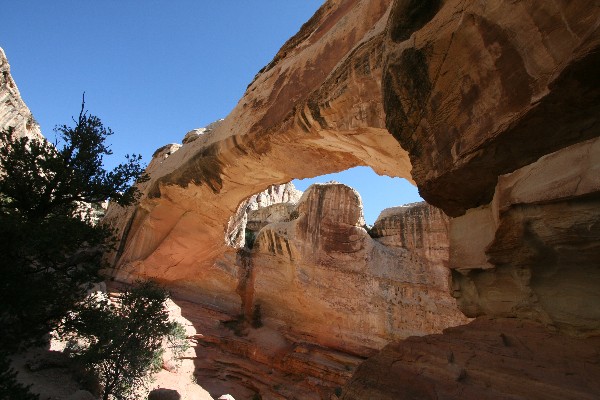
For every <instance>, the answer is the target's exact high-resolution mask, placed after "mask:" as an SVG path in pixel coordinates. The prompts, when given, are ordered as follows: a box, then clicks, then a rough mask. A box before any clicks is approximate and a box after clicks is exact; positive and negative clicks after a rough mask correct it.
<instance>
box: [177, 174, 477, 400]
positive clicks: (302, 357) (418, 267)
mask: <svg viewBox="0 0 600 400" xmlns="http://www.w3.org/2000/svg"><path fill="white" fill-rule="evenodd" d="M248 215H249V216H248V224H247V227H252V228H253V229H254V228H256V229H257V235H256V238H255V240H254V241H253V242H252V247H251V248H248V247H247V248H244V249H240V250H237V251H236V252H234V251H233V250H230V251H229V252H227V253H225V255H224V256H223V257H221V258H220V259H218V261H217V262H218V263H220V264H221V265H222V266H223V267H222V268H224V269H225V268H230V269H234V268H235V269H237V271H238V276H237V277H238V280H237V281H236V284H237V285H236V290H235V294H236V295H237V296H238V298H237V301H236V302H234V303H231V304H229V305H227V304H219V305H220V306H221V307H220V308H221V309H225V308H227V307H231V305H232V304H233V305H236V306H238V307H239V308H238V309H237V310H235V311H233V310H232V311H229V312H228V314H224V313H219V312H215V311H212V312H211V311H209V310H207V309H206V306H205V305H206V304H207V302H208V301H209V300H210V299H206V300H204V301H203V302H201V304H203V306H201V305H200V304H199V302H197V304H198V305H196V306H194V307H190V306H189V305H187V306H182V310H186V309H187V312H188V313H189V314H190V315H191V316H190V318H192V319H193V320H194V321H196V322H195V326H196V329H197V332H199V333H200V332H201V333H202V335H203V336H202V339H200V340H199V343H200V344H201V346H200V347H198V348H197V368H196V371H195V372H194V373H195V375H196V376H197V378H198V381H199V382H200V383H201V384H202V386H203V387H205V388H207V389H208V390H209V391H211V393H222V392H228V393H232V394H234V397H236V398H237V396H236V395H235V394H238V395H239V396H241V397H242V398H251V397H252V396H253V394H254V393H260V395H261V396H263V398H264V397H266V398H279V397H282V398H290V397H296V398H303V399H304V398H306V399H313V398H314V399H319V398H329V397H330V395H331V394H333V393H335V391H336V389H338V390H339V389H340V388H341V386H342V385H343V384H344V383H345V382H346V381H347V380H348V378H349V377H350V375H351V373H352V371H354V369H355V368H356V366H357V365H358V364H359V363H360V362H361V361H362V360H363V359H364V357H367V356H370V355H373V354H375V353H377V351H379V350H380V349H381V348H382V347H384V346H385V345H386V344H387V343H389V342H390V341H394V340H399V339H404V338H406V337H408V336H411V335H419V336H420V335H425V334H430V333H438V332H441V331H442V330H443V329H444V328H446V327H449V326H455V325H460V324H464V323H466V322H467V321H468V319H467V318H465V316H464V315H463V314H462V313H461V312H460V311H458V309H457V307H456V303H455V300H454V299H453V298H452V297H451V295H450V290H449V286H448V285H449V269H448V268H447V265H446V264H447V262H448V246H447V243H448V238H447V233H448V218H447V217H445V216H444V215H443V214H441V213H440V212H439V210H436V209H435V208H433V207H431V206H428V205H426V204H421V203H418V204H414V205H410V206H406V207H398V208H397V209H393V210H387V211H386V213H385V216H386V218H388V219H389V220H388V224H387V225H386V226H387V227H388V231H386V232H381V234H382V235H381V236H380V237H379V238H377V239H373V238H372V237H371V236H369V234H368V233H367V230H366V229H365V223H364V218H363V209H362V202H361V199H360V195H359V194H358V193H357V192H356V191H355V190H353V189H352V188H350V187H348V186H346V185H343V184H338V183H328V184H317V185H313V186H311V187H310V188H308V189H307V191H306V192H304V194H303V195H302V198H301V199H300V200H299V201H298V203H297V204H296V205H294V204H293V203H278V204H273V205H270V206H267V207H264V208H260V209H258V210H255V211H252V212H250V213H249V214H248ZM261 217H262V218H263V219H261ZM380 220H381V218H380ZM400 221H402V222H400ZM394 234H397V235H399V236H401V237H409V236H410V237H413V238H414V240H412V241H405V242H400V241H399V240H397V239H395V238H394ZM386 235H389V236H386ZM386 239H390V240H391V241H393V243H394V246H386V245H384V244H382V243H380V241H385V240H386ZM433 243H437V247H433ZM443 243H445V245H444V244H443ZM248 245H250V244H248ZM444 249H445V250H444ZM444 252H445V254H442V253H444ZM432 255H433V256H432ZM212 293H214V292H212ZM213 304H214V303H213ZM227 315H229V316H227ZM265 371H268V373H267V372H265ZM248 377H252V379H249V378H248Z"/></svg>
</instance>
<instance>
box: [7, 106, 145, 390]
mask: <svg viewBox="0 0 600 400" xmlns="http://www.w3.org/2000/svg"><path fill="white" fill-rule="evenodd" d="M74 122H75V126H74V127H68V126H66V125H62V126H58V127H57V128H56V129H55V132H56V133H57V140H56V142H55V143H54V144H52V143H49V142H48V141H46V140H43V139H42V140H39V139H30V138H28V137H21V138H19V137H17V136H16V135H15V133H14V130H13V129H12V128H9V129H7V130H4V131H1V132H0V276H2V279H1V280H0V325H1V326H2V329H0V354H8V353H12V352H15V351H17V350H20V349H23V348H25V347H27V346H30V345H32V344H39V343H41V342H43V340H44V336H45V335H46V334H47V333H48V332H50V331H51V330H53V329H55V328H56V327H57V326H58V323H59V322H60V320H61V319H62V318H63V317H64V316H65V315H66V314H67V312H68V311H69V310H71V309H73V308H74V306H75V305H76V304H77V303H78V302H80V301H81V300H82V299H83V298H84V297H85V294H86V290H87V289H88V288H89V287H90V286H91V285H92V284H93V283H94V282H97V281H98V280H100V278H99V275H98V272H99V270H100V269H101V268H102V267H103V266H104V265H103V262H102V254H103V252H104V251H106V250H107V249H109V248H110V246H111V240H110V239H111V232H110V231H109V230H108V229H106V228H105V227H103V226H101V225H98V224H96V225H94V224H92V223H91V221H90V219H89V218H86V217H82V216H81V215H79V213H77V212H76V211H77V209H78V207H80V206H81V204H82V202H87V203H97V202H102V201H105V200H110V201H112V202H116V203H118V204H121V205H127V204H131V203H132V202H133V201H135V200H136V198H137V197H138V195H139V192H138V190H137V189H136V188H135V187H131V184H132V182H133V181H134V180H136V179H137V180H138V182H139V181H143V180H145V179H147V177H145V176H142V175H141V174H142V171H143V168H142V166H141V164H140V160H141V157H140V156H136V155H133V156H131V157H129V156H127V159H126V161H125V162H124V163H122V164H119V165H118V166H117V167H116V168H114V169H113V170H111V171H107V170H105V169H104V167H103V165H102V162H103V157H104V156H107V155H110V154H112V152H111V150H110V149H109V147H108V146H107V145H106V144H105V140H106V138H107V137H108V136H110V135H112V131H111V130H110V129H109V128H105V127H104V126H103V124H102V122H101V121H100V119H99V118H98V117H96V116H93V115H88V113H87V112H86V111H85V109H84V104H82V107H81V112H80V113H79V118H78V119H77V120H75V119H74ZM0 361H1V362H0V364H1V365H4V364H5V361H6V358H5V357H3V358H2V359H1V360H0ZM9 372H10V371H9V370H8V369H6V368H4V369H0V374H4V375H2V376H6V377H9V374H8V373H9ZM0 389H1V388H0Z"/></svg>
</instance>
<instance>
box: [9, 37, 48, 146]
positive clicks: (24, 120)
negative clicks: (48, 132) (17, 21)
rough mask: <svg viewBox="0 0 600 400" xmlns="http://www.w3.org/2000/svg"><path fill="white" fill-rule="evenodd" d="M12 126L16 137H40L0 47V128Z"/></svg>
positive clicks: (36, 125) (37, 127)
mask: <svg viewBox="0 0 600 400" xmlns="http://www.w3.org/2000/svg"><path fill="white" fill-rule="evenodd" d="M9 127H12V128H14V129H15V133H16V135H17V137H21V136H27V137H30V138H36V139H41V138H42V137H43V136H42V134H41V132H40V126H39V125H38V123H37V122H36V121H35V118H33V114H31V111H30V110H29V108H27V105H25V102H24V101H23V99H22V98H21V94H20V93H19V89H18V88H17V85H16V84H15V81H14V80H13V78H12V76H11V75H10V64H9V63H8V59H7V58H6V55H5V54H4V50H2V48H0V130H4V129H7V128H9Z"/></svg>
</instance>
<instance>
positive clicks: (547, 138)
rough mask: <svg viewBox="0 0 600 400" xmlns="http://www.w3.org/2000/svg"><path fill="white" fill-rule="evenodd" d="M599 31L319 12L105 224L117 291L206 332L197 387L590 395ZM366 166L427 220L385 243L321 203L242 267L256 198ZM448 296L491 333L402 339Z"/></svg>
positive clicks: (557, 12)
mask: <svg viewBox="0 0 600 400" xmlns="http://www.w3.org/2000/svg"><path fill="white" fill-rule="evenodd" d="M599 27H600V6H599V5H598V3H597V1H592V0H582V1H577V2H567V1H563V2H534V1H520V2H513V1H500V0H493V1H486V2H469V1H462V0H431V1H418V0H394V1H392V0H329V1H327V2H325V4H324V5H323V6H322V7H321V8H320V9H319V10H318V11H317V13H316V14H315V15H314V16H313V17H312V18H311V19H310V20H309V21H308V22H307V23H306V24H305V25H304V26H303V27H302V28H301V30H300V32H298V34H296V35H295V36H294V37H292V38H291V39H290V40H289V41H288V42H287V43H286V44H285V45H284V46H283V47H282V49H281V50H280V51H279V52H278V53H277V54H276V56H275V58H274V59H273V61H272V62H271V63H269V64H268V65H267V66H266V67H265V68H264V69H263V70H261V71H260V72H259V73H258V74H257V76H256V77H255V79H254V81H253V82H251V83H250V85H249V86H248V89H247V91H246V93H245V94H244V96H243V97H242V99H241V100H240V102H239V103H238V105H237V106H236V107H235V109H234V110H233V111H232V113H231V114H230V115H229V116H227V117H226V118H225V119H224V120H223V121H220V122H219V123H217V124H215V125H213V126H211V127H207V129H205V130H195V131H192V132H190V133H188V134H187V135H186V136H185V138H184V140H183V142H184V143H183V145H167V146H165V147H163V148H161V149H159V150H157V152H156V153H155V157H154V158H153V160H152V162H151V163H150V165H149V167H148V172H149V173H150V174H151V180H150V181H148V182H146V183H144V184H143V185H142V186H141V189H142V191H143V193H144V197H143V198H142V200H141V201H140V203H139V204H138V205H137V206H135V207H131V208H128V209H120V208H118V207H111V209H110V210H109V211H108V213H107V217H106V221H107V222H108V223H111V224H112V225H113V226H114V227H115V228H116V229H117V230H118V232H119V233H120V235H121V238H122V239H121V243H120V246H119V248H118V250H117V251H116V252H115V254H114V255H113V257H112V262H113V269H112V271H110V273H111V274H112V275H113V276H114V277H115V278H116V279H117V280H123V281H130V280H132V279H135V278H138V277H150V278H154V279H157V280H159V281H162V282H164V283H166V284H168V285H169V287H171V288H172V289H173V291H174V293H175V294H176V296H178V299H179V300H180V301H181V302H182V304H183V303H185V304H187V309H188V310H189V313H191V314H194V313H197V315H199V316H202V315H204V314H203V313H209V314H210V313H213V314H210V315H212V317H211V318H212V319H211V318H208V319H203V318H201V317H197V320H196V322H195V325H198V326H201V327H203V328H204V329H205V332H207V333H206V337H207V338H212V339H211V340H212V341H207V342H206V343H205V345H203V347H202V348H203V349H204V350H206V351H207V352H209V353H210V354H212V356H211V357H206V360H208V361H207V363H206V364H202V363H203V362H204V361H198V365H197V369H196V372H195V373H196V374H197V375H198V376H199V377H200V376H204V377H208V376H209V375H210V373H211V372H210V371H217V372H215V374H216V375H218V376H215V377H214V380H213V381H211V382H217V383H215V384H224V383H223V382H228V380H227V379H229V378H228V377H235V378H232V379H231V381H229V382H233V381H239V382H242V383H240V384H235V387H237V388H245V390H246V392H244V393H245V394H251V390H253V389H251V388H250V386H251V385H253V384H254V383H253V379H252V376H253V374H254V372H250V371H258V370H257V369H256V368H258V369H261V371H262V372H260V373H258V372H256V373H255V374H254V380H255V382H261V383H260V384H258V383H256V384H255V385H256V390H255V391H254V392H256V393H258V392H260V393H266V396H267V397H272V398H278V396H279V398H285V397H290V396H292V395H294V393H296V392H295V391H296V390H297V392H298V393H302V396H306V398H310V397H309V396H311V395H309V393H313V395H314V397H315V398H321V397H326V396H329V395H331V393H332V391H333V392H335V395H336V396H337V395H338V394H339V395H340V396H342V397H344V398H348V399H350V398H395V399H399V398H436V397H437V396H441V395H443V396H447V397H449V398H457V397H461V396H465V398H486V396H487V397H488V398H514V399H522V398H546V397H551V396H555V398H594V397H597V395H598V387H597V385H594V383H593V382H594V380H595V379H597V375H598V371H597V368H595V364H597V360H595V358H594V357H596V358H597V349H598V343H597V340H596V339H595V337H596V336H597V335H598V334H599V333H600V323H599V321H600V314H599V313H598V310H599V309H600V307H598V306H599V305H600V296H599V294H598V293H599V292H598V290H597V289H598V287H600V270H599V265H600V264H599V263H598V260H600V240H599V239H600V223H599V221H600V216H599V211H598V210H600V207H599V206H600V204H599V201H600V192H599V187H600V175H599V174H598V169H599V165H600V155H599V151H600V150H599V145H598V136H600V129H599V121H598V119H599V118H600V117H599V116H600V113H599V111H600V110H599V108H600V75H598V73H597V71H599V70H600V58H599V57H600V51H599V50H600V49H599V44H600V32H599V29H600V28H599ZM2 65H5V63H3V64H2ZM3 68H5V70H6V67H3ZM6 76H7V75H6V74H4V72H3V78H2V79H3V81H2V82H3V86H2V88H3V89H2V90H3V91H2V95H3V96H4V97H3V98H5V99H8V100H11V99H12V97H10V96H12V94H11V93H14V91H10V90H9V89H10V88H12V87H13V86H14V85H13V86H11V82H12V80H10V79H7V78H6ZM7 96H8V97H7ZM9 104H12V105H11V106H10V107H8V108H3V109H2V113H3V114H2V115H5V116H7V117H6V118H7V119H10V120H14V121H17V123H19V124H21V125H23V126H25V128H26V129H27V121H28V120H29V115H30V114H23V113H20V111H18V110H19V109H20V108H19V107H20V106H18V105H17V106H15V104H16V103H15V102H14V101H12V100H11V101H8V102H6V101H5V102H4V103H3V105H2V106H3V107H5V105H9ZM4 110H8V111H4ZM357 165H368V166H371V167H372V168H373V169H374V171H375V172H377V173H379V174H385V175H389V176H398V177H403V178H406V179H409V180H410V181H411V182H413V183H415V184H416V185H417V186H418V187H419V191H420V193H421V195H422V196H423V198H424V199H425V200H426V201H427V202H428V203H429V204H430V205H431V206H425V205H421V206H416V207H413V208H411V209H410V210H408V209H407V210H402V209H400V210H395V211H387V212H385V213H383V214H382V216H381V217H380V219H379V221H378V223H377V224H376V225H375V226H374V227H373V229H372V235H373V236H374V238H371V237H370V236H369V235H368V234H367V232H366V230H364V229H363V228H362V227H361V224H362V221H361V217H360V213H359V212H358V211H357V210H356V208H355V207H354V206H351V205H352V204H354V203H356V199H353V196H352V193H351V191H348V190H347V189H343V188H341V187H334V188H333V189H327V190H321V189H323V188H317V189H313V190H312V191H309V192H308V193H307V194H305V198H304V199H303V200H302V201H300V203H299V205H298V207H297V208H296V209H292V210H291V211H290V210H289V209H290V208H291V207H288V206H285V207H279V208H281V209H280V210H278V211H277V212H273V213H271V214H269V215H271V216H274V215H275V214H277V215H281V216H282V217H283V218H282V219H281V220H280V217H273V218H275V219H277V220H278V221H279V222H273V223H269V222H271V221H268V220H267V218H266V217H265V219H264V220H263V219H262V217H261V216H257V215H254V217H253V218H254V219H253V220H252V221H253V223H256V224H255V225H251V226H250V227H252V226H254V228H253V229H257V228H261V229H260V230H259V231H257V233H258V234H257V237H256V239H255V242H254V246H255V247H254V248H253V249H252V250H251V251H250V250H249V249H243V248H242V246H243V245H244V244H245V231H246V229H245V227H244V229H242V228H241V227H242V226H244V224H246V226H248V225H247V222H248V221H249V212H250V210H248V208H247V204H248V203H246V202H247V201H248V199H249V198H251V196H254V195H256V194H257V193H260V192H262V191H264V190H265V189H268V188H269V187H270V186H271V185H279V184H284V183H286V182H289V181H290V180H291V179H293V178H304V177H309V176H316V175H320V174H325V173H329V172H334V171H340V170H344V169H347V168H350V167H353V166H357ZM332 199H335V200H332ZM324 204H329V205H328V206H327V207H325V208H323V205H324ZM338 204H340V205H341V207H337V205H338ZM331 205H334V206H335V207H331ZM332 209H336V213H335V215H336V218H339V219H336V220H334V219H332V218H330V217H329V215H330V214H328V212H329V211H328V210H332ZM439 210H441V212H443V213H444V214H445V215H447V216H449V217H451V218H450V219H447V218H446V217H445V216H443V215H442V214H441V212H440V211H439ZM288 211H289V218H287V219H289V220H287V221H286V220H285V219H286V215H288V214H287V212H288ZM294 211H297V212H296V213H294ZM265 212H266V211H265ZM419 215H420V216H419ZM419 224H421V225H419ZM423 224H425V225H423ZM446 228H447V230H446V232H448V239H447V240H448V241H447V242H445V241H443V240H442V235H443V234H444V229H446ZM242 232H244V235H242ZM420 232H429V233H428V234H427V235H423V234H421V233H420ZM448 274H451V278H452V279H451V283H450V285H449V286H448V284H447V283H443V282H445V280H444V279H446V278H444V277H445V276H446V277H447V276H448ZM350 276H352V279H350V278H349V277H350ZM444 285H447V286H444ZM275 287H277V288H284V289H281V290H274V289H273V288H275ZM411 287H419V291H418V293H417V292H416V291H413V290H412V289H410V288H411ZM446 288H449V289H450V291H451V293H452V295H453V296H454V297H455V298H456V300H457V305H458V307H459V308H460V310H461V311H462V312H463V313H464V314H465V315H466V316H468V317H477V319H476V320H475V321H474V322H472V323H470V324H468V325H466V326H463V327H460V328H455V329H450V330H446V331H445V333H443V334H441V335H440V334H435V335H428V336H424V337H422V338H411V339H408V341H401V340H400V339H403V338H404V337H405V335H410V334H420V335H424V334H427V333H429V332H428V330H433V331H436V332H438V331H439V330H440V329H442V328H443V327H444V326H443V325H445V324H452V323H453V322H452V321H451V318H448V319H444V318H445V316H447V315H448V314H447V313H446V312H447V311H448V312H450V310H451V309H452V307H450V305H451V304H452V302H451V300H450V299H449V298H443V297H440V296H442V293H443V291H444V290H446ZM249 289H250V290H249ZM345 292H347V293H345ZM287 294H289V298H288V296H286V295H287ZM346 295H348V297H344V296H346ZM415 296H417V297H415ZM419 296H420V297H419ZM186 302H187V303H186ZM199 305H202V307H200V306H199ZM257 305H260V315H261V317H262V318H261V319H263V320H264V324H265V326H264V327H261V328H254V327H253V328H250V327H248V325H249V324H250V325H251V323H252V319H253V315H256V312H255V310H256V306H257ZM195 307H200V308H201V309H202V310H203V311H201V310H200V308H195ZM437 307H439V308H437ZM207 310H208V311H207ZM344 310H345V311H344ZM348 310H352V311H348ZM400 310H408V313H407V315H412V314H413V313H414V314H415V315H426V316H427V317H428V318H429V319H428V320H427V321H429V322H423V321H422V320H417V321H415V320H414V318H413V319H411V320H410V321H409V320H406V321H403V320H402V312H400ZM312 311H314V314H312ZM185 312H186V311H185V310H183V309H182V313H185ZM453 312H456V310H453ZM238 313H241V317H240V318H236V317H235V315H237V314H238ZM419 313H422V314H419ZM453 315H457V314H453ZM191 317H192V315H190V319H192V318H191ZM460 318H462V317H460ZM207 321H212V322H207ZM453 321H455V322H456V321H458V320H453ZM462 321H463V322H464V321H465V320H464V319H462ZM419 323H422V324H423V325H421V326H419V325H418V324H419ZM203 324H204V325H203ZM428 324H430V325H428ZM223 326H231V327H232V329H233V330H234V331H236V332H237V333H236V332H233V333H231V334H229V335H228V336H226V337H225V338H224V339H223V336H219V335H220V334H221V333H222V331H221V330H220V329H221V328H222V327H223ZM211 327H212V328H211ZM290 327H294V328H293V329H292V328H290ZM211 329H213V330H212V331H211ZM261 329H262V330H263V332H268V333H262V334H257V333H256V331H260V330H261ZM199 332H200V331H199ZM209 332H217V333H214V334H209ZM218 332H221V333H218ZM498 332H499V333H498ZM238 334H239V335H238ZM244 335H245V336H244ZM336 335H339V336H336ZM219 337H221V339H219ZM238 338H242V339H238ZM265 338H268V340H267V339H265ZM342 338H343V339H342ZM387 340H398V342H396V343H391V344H388V345H386V346H385V347H383V349H382V350H381V351H380V352H379V353H377V354H376V355H374V356H373V358H371V359H369V360H368V361H367V362H366V363H364V364H363V365H362V366H361V367H360V368H359V369H358V370H356V372H355V373H354V375H353V377H352V380H351V382H350V384H349V385H348V386H346V387H344V388H343V390H342V388H341V385H343V384H344V382H345V380H346V379H348V378H349V375H350V373H351V372H352V371H354V370H353V368H354V367H355V366H356V365H357V364H358V363H359V360H360V358H361V357H363V356H366V355H369V354H371V352H375V351H377V350H378V349H379V348H380V347H381V346H383V345H384V344H385V342H386V341H387ZM257 343H259V344H260V343H262V345H257ZM566 346H569V347H572V348H573V349H574V351H572V352H568V351H567V352H565V351H562V350H561V349H562V348H564V347H566ZM223 349H229V350H227V351H231V353H227V354H236V357H237V358H236V357H233V358H232V359H229V360H226V361H223V360H222V359H221V361H219V357H220V356H219V354H222V352H223V351H224V350H223ZM264 349H268V351H264ZM338 349H344V351H347V353H344V352H341V351H340V352H338ZM452 349H458V350H452ZM553 352H555V354H552V353H553ZM350 353H352V354H350ZM207 354H208V353H207ZM334 354H335V355H334ZM292 355H293V356H292ZM345 357H350V358H345ZM352 357H353V358H352ZM427 357H429V358H427ZM211 360H212V361H211ZM235 360H237V361H235ZM241 360H252V361H253V362H252V363H249V362H247V361H246V362H244V361H241ZM317 360H318V361H317ZM323 360H327V361H323ZM332 360H334V361H332ZM340 360H344V361H340ZM419 360H421V361H419ZM474 360H475V361H474ZM531 360H534V362H533V363H531V362H530V361H531ZM508 361H511V362H514V363H515V367H505V366H502V365H501V364H502V363H505V362H508ZM525 361H527V362H525ZM219 362H221V364H220V369H214V366H215V365H216V364H215V363H219ZM421 362H422V363H423V364H420V363H421ZM561 362H562V363H563V365H566V367H563V366H560V365H557V364H559V363H561ZM481 363H484V364H481ZM419 366H422V367H423V368H420V367H419ZM253 368H255V369H253ZM415 368H416V369H415ZM488 368H489V369H488ZM232 371H233V372H232ZM308 371H312V372H308ZM477 371H483V372H481V373H477ZM269 372H271V373H272V374H273V375H270V374H269ZM326 373H327V374H329V375H327V374H326ZM286 374H287V375H286ZM318 374H322V375H327V376H328V378H326V379H321V380H319V381H318V382H317V381H315V379H316V378H315V376H319V375H318ZM270 376H273V377H274V378H269V377H270ZM286 376H288V377H290V376H292V377H294V379H297V380H296V381H294V380H293V379H291V380H290V379H288V380H286V378H285V377H286ZM301 377H310V379H308V378H306V379H304V380H303V379H302V378H301ZM515 377H518V379H515ZM559 378H560V379H559ZM292 381H293V382H294V384H297V386H294V384H292V383H290V382H292ZM219 382H220V383H219ZM231 384H232V385H234V384H233V383H231ZM333 385H340V386H339V388H340V390H337V388H338V387H336V390H333V388H334V386H333ZM323 388H324V389H323ZM489 388H491V389H489ZM536 388H537V389H536ZM311 391H312V392H311ZM487 392H489V394H485V393H487ZM548 393H550V394H551V395H550V396H549V395H548ZM302 396H300V397H302ZM386 396H387V397H386ZM338 397H339V396H338Z"/></svg>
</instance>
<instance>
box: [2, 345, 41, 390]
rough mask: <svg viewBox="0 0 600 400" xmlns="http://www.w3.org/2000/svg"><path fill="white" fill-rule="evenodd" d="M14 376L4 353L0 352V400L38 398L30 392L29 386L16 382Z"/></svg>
mask: <svg viewBox="0 0 600 400" xmlns="http://www.w3.org/2000/svg"><path fill="white" fill-rule="evenodd" d="M16 376H17V373H16V372H15V371H14V370H13V369H12V368H11V367H10V360H9V359H8V357H7V356H6V354H4V353H2V354H0V400H38V399H39V396H38V395H36V394H32V393H30V392H29V386H24V385H21V384H20V383H18V382H17V381H16Z"/></svg>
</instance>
